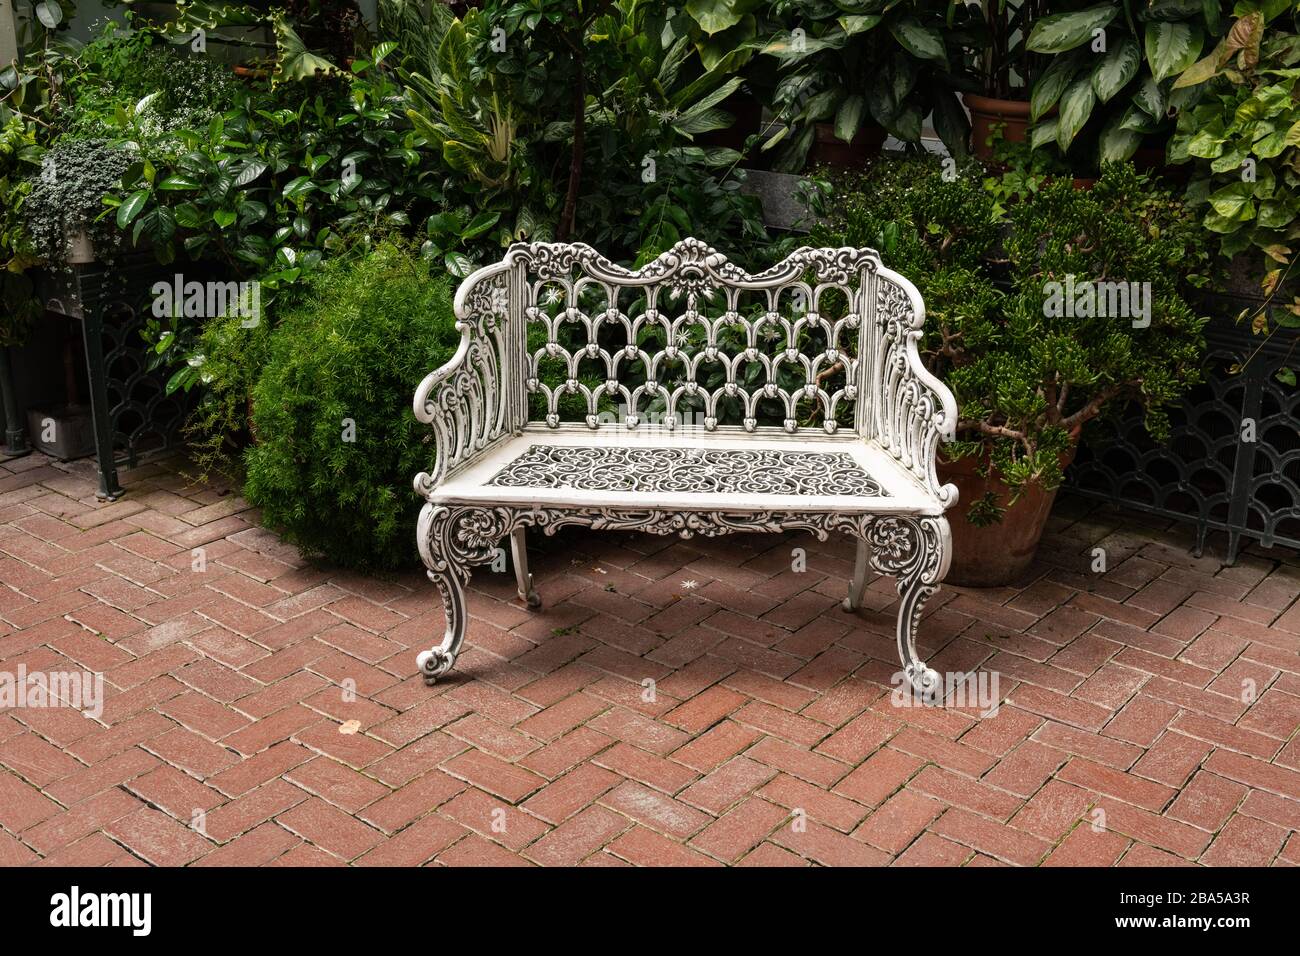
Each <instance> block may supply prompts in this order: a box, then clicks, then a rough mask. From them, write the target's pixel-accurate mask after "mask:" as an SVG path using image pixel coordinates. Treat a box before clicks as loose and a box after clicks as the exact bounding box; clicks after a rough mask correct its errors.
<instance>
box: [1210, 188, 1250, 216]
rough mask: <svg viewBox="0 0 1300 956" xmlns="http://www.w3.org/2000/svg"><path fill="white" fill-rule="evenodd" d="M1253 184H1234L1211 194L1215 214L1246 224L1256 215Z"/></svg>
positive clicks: (1211, 203)
mask: <svg viewBox="0 0 1300 956" xmlns="http://www.w3.org/2000/svg"><path fill="white" fill-rule="evenodd" d="M1252 189H1253V186H1252V184H1251V183H1240V182H1238V183H1232V184H1230V185H1227V186H1224V187H1223V188H1222V189H1220V190H1218V191H1216V192H1214V193H1211V194H1210V205H1211V206H1212V207H1213V208H1214V211H1215V213H1217V214H1218V215H1220V216H1222V217H1223V218H1224V219H1226V220H1229V221H1231V222H1244V221H1245V220H1247V219H1250V218H1251V217H1252V216H1254V215H1255V204H1254V203H1253V202H1252V201H1251V192H1252Z"/></svg>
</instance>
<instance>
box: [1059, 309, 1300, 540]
mask: <svg viewBox="0 0 1300 956" xmlns="http://www.w3.org/2000/svg"><path fill="white" fill-rule="evenodd" d="M1206 306H1207V308H1208V309H1209V310H1210V314H1211V315H1213V316H1215V318H1214V319H1213V320H1212V321H1211V322H1210V324H1209V325H1208V326H1207V328H1206V340H1207V345H1208V348H1207V353H1208V355H1207V366H1206V381H1205V382H1204V384H1202V385H1200V386H1197V387H1196V388H1195V389H1193V390H1192V392H1191V393H1190V394H1189V395H1188V396H1187V397H1186V398H1185V399H1184V401H1183V402H1182V403H1181V405H1180V406H1178V407H1177V408H1175V409H1172V410H1171V413H1170V422H1171V425H1172V428H1171V434H1170V440H1169V441H1168V442H1167V443H1165V444H1157V443H1156V442H1155V441H1154V440H1153V439H1152V438H1151V436H1150V435H1149V434H1148V433H1147V431H1146V429H1145V428H1144V427H1143V425H1142V419H1141V415H1140V413H1139V412H1138V411H1137V409H1135V408H1128V409H1124V410H1123V411H1122V412H1121V413H1120V414H1119V415H1118V416H1117V417H1115V418H1113V419H1106V420H1102V421H1101V422H1098V423H1097V427H1096V429H1095V431H1094V432H1093V433H1092V434H1091V435H1088V436H1086V440H1085V442H1084V444H1083V445H1082V446H1081V447H1080V449H1079V454H1078V456H1077V457H1076V459H1075V461H1074V464H1073V466H1072V467H1071V468H1070V470H1069V472H1068V474H1067V481H1068V483H1069V486H1070V487H1071V488H1072V489H1073V490H1074V491H1075V492H1078V493H1080V494H1083V495H1086V496H1088V497H1091V498H1097V499H1100V500H1103V501H1108V502H1111V503H1113V504H1117V505H1121V506H1124V507H1130V508H1134V509H1136V510H1139V511H1145V512H1148V513H1150V514H1155V515H1160V516H1162V517H1166V518H1173V519H1177V520H1181V521H1189V522H1194V523H1195V524H1196V529H1197V539H1196V540H1197V543H1196V554H1197V555H1198V556H1199V555H1200V554H1201V553H1202V552H1203V550H1204V547H1205V539H1206V535H1207V534H1208V533H1209V532H1210V531H1223V532H1226V533H1227V536H1228V547H1227V554H1226V559H1227V563H1228V564H1232V563H1234V562H1235V561H1236V559H1237V555H1238V553H1239V551H1240V549H1241V543H1242V540H1243V539H1247V540H1252V541H1258V542H1259V543H1260V544H1262V545H1263V546H1264V547H1272V546H1273V545H1285V546H1288V547H1293V548H1300V390H1297V389H1296V388H1295V387H1293V386H1289V385H1286V384H1284V383H1282V382H1279V381H1278V380H1277V379H1276V378H1275V377H1274V374H1275V373H1276V372H1277V370H1278V368H1280V367H1281V366H1283V365H1286V364H1290V365H1291V366H1292V367H1294V366H1296V365H1297V364H1300V347H1297V345H1296V337H1297V333H1295V332H1294V331H1288V330H1280V331H1279V332H1278V333H1277V334H1275V335H1274V336H1273V337H1272V338H1271V339H1269V340H1268V341H1267V342H1265V341H1264V339H1263V337H1261V336H1255V335H1252V334H1251V333H1250V330H1249V329H1246V328H1243V327H1239V326H1237V325H1236V324H1235V322H1234V321H1233V319H1232V318H1231V317H1232V316H1236V315H1237V314H1238V313H1239V312H1240V311H1241V309H1242V306H1243V302H1242V300H1240V299H1237V298H1231V297H1226V296H1214V297H1208V301H1207V303H1206ZM1288 356H1289V357H1288ZM1234 366H1244V368H1242V370H1241V371H1240V372H1234V371H1232V368H1233V367H1234Z"/></svg>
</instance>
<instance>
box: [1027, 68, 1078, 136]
mask: <svg viewBox="0 0 1300 956" xmlns="http://www.w3.org/2000/svg"><path fill="white" fill-rule="evenodd" d="M1083 59H1084V58H1083V54H1082V51H1079V50H1071V51H1070V52H1069V53H1065V54H1063V55H1061V56H1058V57H1054V58H1053V59H1052V62H1051V63H1050V64H1049V65H1048V67H1047V69H1046V70H1044V71H1043V75H1042V76H1040V77H1039V78H1038V82H1037V83H1035V84H1034V86H1033V89H1032V90H1030V93H1029V119H1030V122H1034V123H1037V122H1038V120H1039V119H1040V118H1042V117H1043V116H1044V115H1045V114H1046V113H1047V111H1048V110H1050V109H1051V108H1052V107H1053V106H1055V105H1056V102H1057V100H1059V99H1060V98H1061V94H1062V93H1064V92H1065V90H1066V87H1068V86H1069V85H1070V83H1071V82H1073V80H1074V78H1075V77H1076V76H1077V75H1078V73H1079V70H1080V69H1081V68H1082V66H1083Z"/></svg>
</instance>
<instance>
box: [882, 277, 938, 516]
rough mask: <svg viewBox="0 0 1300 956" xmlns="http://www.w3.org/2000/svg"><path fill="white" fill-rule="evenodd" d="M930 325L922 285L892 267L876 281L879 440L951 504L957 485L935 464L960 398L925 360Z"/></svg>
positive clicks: (924, 485) (906, 467)
mask: <svg viewBox="0 0 1300 956" xmlns="http://www.w3.org/2000/svg"><path fill="white" fill-rule="evenodd" d="M924 325H925V303H924V302H923V301H922V300H921V293H920V292H919V291H918V290H917V288H916V286H914V285H912V283H911V282H909V281H908V280H907V279H905V278H903V276H901V275H899V274H898V273H896V272H893V271H891V270H889V269H884V268H882V269H880V270H879V272H878V277H877V285H876V310H875V327H876V334H877V335H878V336H879V339H878V342H879V348H878V349H877V350H876V369H875V376H874V378H873V380H874V382H875V383H876V396H875V402H874V403H873V407H874V409H875V414H874V417H875V422H874V424H875V429H874V434H875V437H876V441H877V442H878V443H879V445H880V447H881V448H883V449H884V450H885V451H886V452H887V453H888V454H889V455H891V456H892V457H893V458H894V459H895V460H896V461H898V463H899V464H901V465H902V466H903V467H904V468H905V469H907V471H909V472H910V473H911V474H912V476H913V477H914V478H915V479H916V480H917V481H918V482H919V483H920V484H921V486H922V487H923V488H925V490H926V491H928V492H929V493H930V494H932V495H934V496H935V497H936V498H938V499H939V501H940V502H942V503H943V506H944V507H945V508H949V507H951V506H952V505H954V504H956V503H957V486H956V485H952V484H942V483H940V481H939V476H938V473H937V472H936V470H935V455H936V453H937V451H938V447H939V441H940V440H941V439H942V440H944V441H952V440H953V438H955V437H956V431H957V400H956V399H955V398H954V397H953V394H952V392H951V391H950V390H949V389H948V386H946V385H944V384H943V382H941V381H939V380H938V379H937V378H935V377H934V376H933V375H931V374H930V372H929V371H928V370H927V369H926V367H925V365H924V364H923V363H922V362H921V354H920V352H919V350H918V348H917V342H918V341H919V339H920V338H921V332H922V328H923V327H924Z"/></svg>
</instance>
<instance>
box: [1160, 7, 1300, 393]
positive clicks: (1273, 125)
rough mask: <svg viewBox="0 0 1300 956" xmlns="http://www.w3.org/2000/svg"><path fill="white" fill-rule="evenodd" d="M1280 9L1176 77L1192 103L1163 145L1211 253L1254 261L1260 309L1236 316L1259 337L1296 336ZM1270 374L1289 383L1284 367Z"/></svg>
mask: <svg viewBox="0 0 1300 956" xmlns="http://www.w3.org/2000/svg"><path fill="white" fill-rule="evenodd" d="M1282 6H1283V5H1280V4H1263V5H1260V9H1255V10H1251V11H1250V12H1248V13H1246V14H1245V15H1244V16H1242V17H1240V18H1239V19H1238V20H1237V21H1236V22H1234V23H1233V25H1232V28H1231V29H1230V30H1229V31H1228V33H1227V35H1226V36H1225V37H1224V38H1223V40H1222V41H1220V43H1219V44H1218V46H1217V47H1216V48H1215V49H1214V50H1213V51H1211V52H1210V54H1209V55H1207V56H1206V57H1204V58H1203V59H1201V60H1199V61H1197V62H1196V63H1194V64H1193V65H1191V66H1190V67H1188V69H1187V70H1186V71H1185V72H1184V73H1183V74H1182V75H1181V76H1179V77H1178V79H1177V81H1176V82H1175V84H1174V86H1175V88H1177V89H1180V90H1185V91H1192V92H1193V93H1194V94H1195V95H1197V96H1198V99H1197V101H1196V104H1195V105H1194V106H1192V107H1191V108H1189V109H1186V110H1184V111H1182V112H1181V113H1180V114H1179V117H1178V129H1177V132H1176V134H1175V135H1174V137H1173V139H1172V140H1171V141H1170V144H1169V153H1170V157H1171V158H1172V159H1173V160H1175V161H1177V162H1186V163H1192V164H1193V168H1194V170H1195V171H1194V174H1193V178H1192V181H1191V183H1190V184H1189V186H1188V197H1189V199H1190V201H1191V202H1192V204H1193V205H1194V207H1195V208H1197V209H1198V210H1199V211H1200V213H1201V222H1202V224H1203V225H1204V226H1205V228H1206V229H1208V230H1209V231H1210V232H1212V233H1214V234H1215V235H1216V236H1218V245H1219V251H1220V252H1221V253H1222V254H1223V255H1224V256H1225V257H1229V258H1230V257H1232V256H1235V255H1238V254H1240V253H1244V252H1247V251H1251V252H1254V253H1256V254H1257V255H1259V257H1260V262H1261V268H1260V269H1259V275H1260V277H1261V282H1260V286H1261V289H1262V293H1263V296H1264V297H1265V301H1264V303H1263V304H1262V305H1261V306H1259V307H1258V308H1254V309H1247V310H1245V311H1244V312H1243V313H1242V314H1241V316H1240V317H1239V320H1249V322H1250V324H1251V326H1252V328H1253V329H1254V331H1255V332H1257V333H1259V334H1271V333H1272V331H1273V330H1274V329H1276V328H1300V294H1297V292H1296V284H1295V282H1294V280H1295V278H1296V276H1295V274H1294V273H1295V271H1296V268H1297V259H1298V258H1300V257H1298V255H1297V250H1298V249H1300V82H1297V79H1298V78H1300V29H1298V28H1300V8H1297V7H1293V6H1291V5H1290V4H1287V5H1285V6H1287V7H1290V9H1287V10H1283V9H1282ZM1288 280H1291V281H1290V282H1288ZM1277 375H1278V377H1279V379H1280V380H1281V381H1283V382H1286V383H1288V384H1292V385H1294V384H1295V370H1294V369H1293V368H1292V367H1291V366H1290V365H1286V366H1284V367H1283V368H1282V369H1280V370H1279V371H1278V373H1277Z"/></svg>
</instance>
